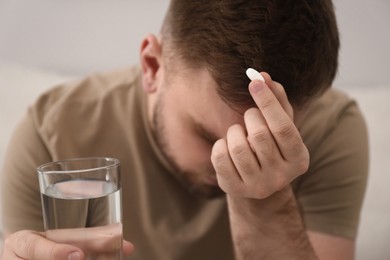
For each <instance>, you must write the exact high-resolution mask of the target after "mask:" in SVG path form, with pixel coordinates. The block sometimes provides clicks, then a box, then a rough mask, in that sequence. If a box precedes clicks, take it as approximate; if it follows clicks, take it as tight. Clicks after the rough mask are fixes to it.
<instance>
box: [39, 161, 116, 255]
mask: <svg viewBox="0 0 390 260" xmlns="http://www.w3.org/2000/svg"><path fill="white" fill-rule="evenodd" d="M37 171H38V176H39V186H40V191H41V200H42V211H43V220H44V227H45V231H46V237H47V238H48V239H50V240H52V241H55V242H57V243H67V244H72V245H75V246H78V247H79V248H81V249H82V250H83V251H84V252H85V254H86V256H87V259H91V260H92V259H112V260H114V259H115V260H117V259H122V258H123V256H122V243H123V242H122V240H123V239H122V205H121V183H120V162H119V160H117V159H114V158H104V157H96V158H76V159H69V160H64V161H57V162H51V163H47V164H44V165H42V166H40V167H39V168H38V170H37Z"/></svg>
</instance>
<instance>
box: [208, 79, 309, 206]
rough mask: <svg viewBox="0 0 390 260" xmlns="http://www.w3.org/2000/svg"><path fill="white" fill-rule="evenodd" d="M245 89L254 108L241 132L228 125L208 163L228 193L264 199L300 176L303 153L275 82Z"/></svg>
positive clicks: (304, 165)
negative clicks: (224, 137)
mask: <svg viewBox="0 0 390 260" xmlns="http://www.w3.org/2000/svg"><path fill="white" fill-rule="evenodd" d="M262 75H263V77H264V78H265V82H262V81H260V80H254V81H252V82H251V83H250V85H249V90H250V92H251V94H252V97H253V99H254V101H255V102H256V104H257V108H250V109H249V110H247V111H246V113H245V115H244V121H245V128H244V127H243V126H241V125H233V126H231V127H230V128H229V130H228V132H227V136H226V139H220V140H218V141H217V142H216V143H215V144H214V147H213V150H212V155H211V160H212V162H213V165H214V168H215V170H216V173H217V179H218V184H219V186H220V187H221V188H222V189H223V190H224V191H225V192H226V193H227V194H229V195H231V196H236V197H245V198H255V199H264V198H267V197H269V196H270V195H272V194H273V193H274V192H276V191H279V190H282V189H283V188H285V187H286V186H288V185H289V184H290V182H291V181H292V180H294V179H295V178H296V177H297V176H299V175H301V174H303V173H305V172H306V170H307V168H308V166H309V153H308V151H307V148H306V146H305V145H304V143H303V141H302V139H301V136H300V134H299V131H298V129H297V128H296V126H295V125H294V122H293V109H292V106H291V105H290V103H289V101H288V98H287V95H286V93H285V91H284V89H283V87H282V85H280V84H279V83H277V82H274V81H272V79H271V77H270V76H269V75H268V74H266V73H263V74H262Z"/></svg>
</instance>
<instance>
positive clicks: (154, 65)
mask: <svg viewBox="0 0 390 260" xmlns="http://www.w3.org/2000/svg"><path fill="white" fill-rule="evenodd" d="M140 59H141V67H142V72H143V77H142V81H143V82H142V83H143V86H144V89H145V91H146V92H148V93H151V92H154V91H156V89H157V84H156V77H157V73H158V71H159V69H161V65H162V64H161V62H162V59H161V42H160V41H159V39H158V38H157V37H156V36H155V35H152V34H149V35H148V36H146V37H145V38H144V40H143V41H142V44H141V50H140Z"/></svg>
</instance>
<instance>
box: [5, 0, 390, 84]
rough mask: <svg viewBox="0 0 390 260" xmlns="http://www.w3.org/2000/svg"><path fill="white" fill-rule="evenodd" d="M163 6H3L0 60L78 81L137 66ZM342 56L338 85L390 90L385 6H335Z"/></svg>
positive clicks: (375, 1)
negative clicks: (141, 48)
mask: <svg viewBox="0 0 390 260" xmlns="http://www.w3.org/2000/svg"><path fill="white" fill-rule="evenodd" d="M168 2H169V1H168V0H129V1H125V0H83V1H76V0H34V1H33V0H29V1H26V0H2V1H0V61H1V60H11V61H14V62H19V63H21V64H23V65H31V66H34V67H37V66H38V67H40V68H44V69H51V70H55V71H57V72H61V73H67V74H71V75H75V74H76V75H81V74H85V73H89V72H92V71H95V70H102V69H107V68H112V67H117V66H121V65H127V64H133V63H136V62H138V49H139V45H140V41H141V39H142V37H143V36H144V35H146V33H148V32H153V33H157V32H158V31H159V26H160V23H161V21H162V19H163V15H164V13H165V10H166V8H167V5H168ZM334 3H335V6H336V12H337V16H338V21H339V27H340V33H341V40H342V50H341V57H340V71H339V76H338V78H337V80H336V82H335V85H337V86H340V87H347V86H348V87H351V86H372V85H390V77H389V76H388V74H389V72H390V65H389V61H390V50H389V49H390V48H389V46H390V1H389V0H370V1H366V0H334Z"/></svg>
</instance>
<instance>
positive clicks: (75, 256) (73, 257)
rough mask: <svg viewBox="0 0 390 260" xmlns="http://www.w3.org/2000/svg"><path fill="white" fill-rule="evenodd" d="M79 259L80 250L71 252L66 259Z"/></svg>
mask: <svg viewBox="0 0 390 260" xmlns="http://www.w3.org/2000/svg"><path fill="white" fill-rule="evenodd" d="M80 259H81V254H80V252H77V251H76V252H72V253H70V254H69V255H68V260H80Z"/></svg>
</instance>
